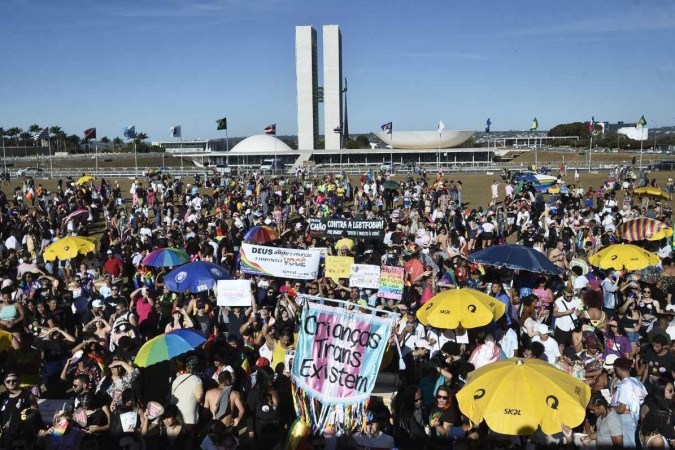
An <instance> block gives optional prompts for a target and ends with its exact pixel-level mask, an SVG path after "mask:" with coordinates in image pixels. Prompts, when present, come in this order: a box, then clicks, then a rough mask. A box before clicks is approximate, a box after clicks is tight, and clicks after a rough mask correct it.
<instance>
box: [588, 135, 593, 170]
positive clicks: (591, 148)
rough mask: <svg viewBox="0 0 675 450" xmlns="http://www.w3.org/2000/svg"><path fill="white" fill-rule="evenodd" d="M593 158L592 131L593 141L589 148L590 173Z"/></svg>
mask: <svg viewBox="0 0 675 450" xmlns="http://www.w3.org/2000/svg"><path fill="white" fill-rule="evenodd" d="M592 158H593V133H591V143H590V145H589V148H588V173H591V159H592Z"/></svg>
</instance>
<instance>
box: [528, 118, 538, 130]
mask: <svg viewBox="0 0 675 450" xmlns="http://www.w3.org/2000/svg"><path fill="white" fill-rule="evenodd" d="M537 128H539V121H538V120H537V118H536V117H535V118H534V120H532V125H530V131H537Z"/></svg>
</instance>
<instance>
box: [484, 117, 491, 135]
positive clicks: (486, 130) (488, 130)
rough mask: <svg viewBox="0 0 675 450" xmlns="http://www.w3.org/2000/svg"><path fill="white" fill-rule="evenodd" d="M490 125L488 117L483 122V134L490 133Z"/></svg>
mask: <svg viewBox="0 0 675 450" xmlns="http://www.w3.org/2000/svg"><path fill="white" fill-rule="evenodd" d="M490 125H492V121H491V120H490V118H489V117H488V119H487V120H486V121H485V132H486V133H489V132H490Z"/></svg>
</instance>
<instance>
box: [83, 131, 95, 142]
mask: <svg viewBox="0 0 675 450" xmlns="http://www.w3.org/2000/svg"><path fill="white" fill-rule="evenodd" d="M83 134H84V139H85V140H88V139H96V128H87V129H86V130H84V133H83Z"/></svg>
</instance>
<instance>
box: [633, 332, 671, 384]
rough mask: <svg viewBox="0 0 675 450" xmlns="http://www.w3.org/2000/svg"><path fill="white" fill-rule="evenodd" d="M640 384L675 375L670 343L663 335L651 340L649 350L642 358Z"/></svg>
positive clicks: (655, 336) (657, 335)
mask: <svg viewBox="0 0 675 450" xmlns="http://www.w3.org/2000/svg"><path fill="white" fill-rule="evenodd" d="M642 364H643V372H642V376H641V379H642V382H643V383H645V382H646V381H647V377H649V381H656V380H658V379H660V378H661V377H672V376H673V375H674V374H675V355H673V354H672V353H671V352H670V342H668V339H667V338H666V337H665V336H664V335H663V334H656V335H654V337H653V338H652V342H651V348H649V349H648V350H647V351H646V352H645V355H644V357H643V358H642Z"/></svg>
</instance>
